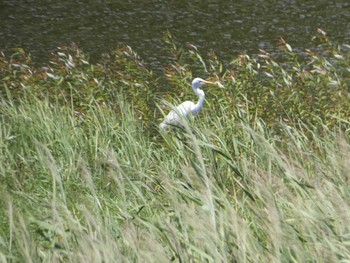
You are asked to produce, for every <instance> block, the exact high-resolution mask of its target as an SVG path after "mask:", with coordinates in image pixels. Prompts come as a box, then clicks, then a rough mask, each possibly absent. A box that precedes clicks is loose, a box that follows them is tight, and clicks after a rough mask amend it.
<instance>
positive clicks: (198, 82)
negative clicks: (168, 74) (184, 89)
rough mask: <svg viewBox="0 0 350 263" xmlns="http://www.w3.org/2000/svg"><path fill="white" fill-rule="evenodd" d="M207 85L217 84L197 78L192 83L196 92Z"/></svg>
mask: <svg viewBox="0 0 350 263" xmlns="http://www.w3.org/2000/svg"><path fill="white" fill-rule="evenodd" d="M205 84H215V83H213V82H210V81H207V80H204V79H201V78H195V79H194V80H193V81H192V88H193V89H194V90H195V89H198V88H200V87H201V86H203V85H205Z"/></svg>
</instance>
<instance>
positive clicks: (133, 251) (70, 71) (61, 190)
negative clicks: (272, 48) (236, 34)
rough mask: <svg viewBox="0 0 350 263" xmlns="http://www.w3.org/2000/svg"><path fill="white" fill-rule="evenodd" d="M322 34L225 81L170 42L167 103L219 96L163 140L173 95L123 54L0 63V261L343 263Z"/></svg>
mask: <svg viewBox="0 0 350 263" xmlns="http://www.w3.org/2000/svg"><path fill="white" fill-rule="evenodd" d="M320 34H321V35H320V36H319V38H320V39H319V40H321V48H320V49H318V50H317V53H316V51H311V50H307V52H306V54H304V56H302V57H300V56H299V55H298V54H296V53H294V52H293V50H292V47H290V46H289V45H288V43H286V42H285V41H284V40H281V48H282V49H284V51H285V54H284V58H285V62H279V61H278V60H279V59H277V58H274V57H272V55H271V54H269V53H268V52H266V51H261V54H258V55H257V56H255V57H253V56H251V57H250V56H248V55H246V54H242V55H239V56H238V57H237V59H235V60H233V61H232V63H231V64H230V65H229V66H228V68H227V69H224V66H223V64H222V63H221V62H220V61H219V60H218V58H217V57H216V56H215V55H214V54H210V55H209V59H205V58H203V57H202V56H201V55H200V54H199V52H198V50H197V49H196V48H195V47H194V46H191V47H190V50H188V51H185V50H182V49H178V48H177V47H176V45H175V43H174V41H173V40H172V39H171V36H168V38H167V40H166V41H168V42H169V44H170V45H171V46H172V48H173V50H172V51H173V53H172V54H174V63H173V65H171V66H170V67H169V68H167V69H166V72H165V73H166V77H167V80H168V81H169V83H170V84H171V85H170V87H173V86H174V85H175V84H176V88H177V89H176V90H175V91H174V93H176V94H177V95H178V94H180V93H181V92H183V91H186V94H187V92H188V90H189V87H188V85H185V84H187V83H188V82H189V80H190V79H192V75H193V73H192V72H195V71H197V72H200V73H201V74H203V76H201V77H205V75H210V78H212V79H215V80H220V81H221V83H222V84H223V86H224V88H222V89H219V88H218V89H217V90H216V91H215V90H214V89H213V90H206V92H207V93H206V95H207V102H206V105H205V108H204V110H203V112H202V113H201V114H200V116H199V118H196V119H194V120H192V119H191V120H189V122H187V121H184V123H183V127H182V128H176V127H174V128H173V129H171V130H170V131H169V132H163V131H159V128H158V123H159V122H160V119H161V117H160V116H161V114H159V112H160V111H162V110H163V109H164V108H163V106H164V105H163V104H161V103H159V101H160V100H159V97H162V98H163V99H165V100H168V101H169V103H165V104H166V105H167V106H169V105H171V103H174V100H173V98H172V96H173V94H171V92H170V90H167V92H166V93H162V92H164V89H162V87H163V84H164V82H163V81H160V80H159V79H156V78H155V76H154V74H153V73H152V71H150V70H148V69H147V68H146V67H145V66H144V65H143V63H142V61H141V60H140V58H139V57H138V56H137V55H136V54H135V53H134V52H133V51H132V50H131V48H129V47H126V48H121V49H117V50H116V51H115V52H114V53H113V54H112V55H106V56H104V59H103V60H102V62H101V63H99V64H96V65H95V64H90V63H89V61H88V58H87V57H86V56H85V55H84V54H83V53H82V52H81V51H80V50H79V49H77V48H76V47H72V48H62V49H60V50H59V51H58V52H57V54H56V55H54V56H53V58H52V59H51V60H50V61H49V64H48V65H47V66H46V67H42V68H38V67H36V66H34V65H32V62H31V60H30V56H28V55H26V54H25V53H24V52H23V50H20V49H19V50H18V52H17V53H16V54H14V55H13V56H11V57H10V58H9V59H7V58H6V57H5V56H3V55H2V54H0V55H1V56H0V78H1V90H0V94H1V102H0V160H1V161H0V191H1V196H0V208H1V209H0V223H1V224H0V262H101V263H102V262H103V263H108V262H172V261H173V262H348V261H349V258H350V255H349V254H350V253H349V251H350V229H349V223H348V222H349V221H350V207H349V206H350V190H349V189H350V188H349V179H350V178H349V176H350V175H349V174H350V173H349V162H350V143H349V116H350V114H349V113H350V111H349V109H350V100H349V96H348V94H349V79H350V78H349V76H350V75H349V72H350V70H349V69H350V66H349V50H350V49H349V46H348V45H342V46H337V45H334V44H333V43H331V42H330V41H329V40H328V39H327V36H326V34H325V33H324V32H323V31H320ZM196 76H197V75H196ZM190 95H191V94H190ZM190 95H185V97H186V98H187V96H190ZM170 96H171V99H170ZM186 98H181V101H182V100H183V99H186ZM191 99H192V97H191ZM176 100H177V101H179V100H180V99H175V101H176ZM157 104H158V106H159V109H160V110H159V111H158V110H157V107H156V106H157ZM174 104H175V103H174ZM164 110H165V109H164Z"/></svg>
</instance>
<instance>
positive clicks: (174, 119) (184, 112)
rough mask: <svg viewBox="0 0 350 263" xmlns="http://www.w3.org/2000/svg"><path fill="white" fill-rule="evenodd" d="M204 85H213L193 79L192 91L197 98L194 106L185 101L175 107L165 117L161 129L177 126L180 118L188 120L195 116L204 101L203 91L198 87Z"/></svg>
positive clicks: (190, 102) (202, 80)
mask: <svg viewBox="0 0 350 263" xmlns="http://www.w3.org/2000/svg"><path fill="white" fill-rule="evenodd" d="M204 84H214V83H212V82H209V81H206V80H204V79H201V78H195V79H194V80H193V81H192V89H193V91H194V93H195V94H196V95H197V96H198V97H199V99H198V102H197V103H196V104H195V103H193V102H192V101H185V102H183V103H181V104H180V105H179V106H177V107H176V108H175V109H174V110H172V111H171V112H169V114H168V115H167V116H166V117H165V120H164V121H163V122H162V123H161V124H160V127H161V128H162V129H165V128H166V127H167V126H168V125H179V124H180V121H181V118H189V116H190V115H192V116H197V115H198V114H199V113H200V112H201V110H202V108H203V106H204V101H205V94H204V91H203V90H201V89H200V87H201V86H202V85H204Z"/></svg>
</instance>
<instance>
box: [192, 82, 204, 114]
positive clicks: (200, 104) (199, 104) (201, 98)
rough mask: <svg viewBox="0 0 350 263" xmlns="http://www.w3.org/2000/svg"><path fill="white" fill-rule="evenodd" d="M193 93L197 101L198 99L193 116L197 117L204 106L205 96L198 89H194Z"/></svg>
mask: <svg viewBox="0 0 350 263" xmlns="http://www.w3.org/2000/svg"><path fill="white" fill-rule="evenodd" d="M194 93H195V94H196V95H197V96H198V97H199V99H198V101H197V103H196V105H195V106H194V109H193V115H198V114H199V113H200V112H201V110H202V108H203V106H204V102H205V94H204V91H203V90H201V89H199V88H198V89H194Z"/></svg>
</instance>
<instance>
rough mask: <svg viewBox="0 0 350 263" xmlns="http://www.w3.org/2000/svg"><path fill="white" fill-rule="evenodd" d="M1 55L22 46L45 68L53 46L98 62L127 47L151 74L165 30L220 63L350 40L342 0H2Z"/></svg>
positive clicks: (162, 61) (348, 5)
mask: <svg viewBox="0 0 350 263" xmlns="http://www.w3.org/2000/svg"><path fill="white" fill-rule="evenodd" d="M0 22H1V23H0V24H1V26H0V49H1V50H4V51H8V50H9V49H10V48H12V47H23V48H24V49H25V50H26V51H27V52H30V53H31V54H32V57H33V60H34V61H36V62H39V63H40V62H45V61H46V60H47V57H48V54H49V53H50V52H52V51H53V50H55V48H56V47H57V46H60V45H66V44H70V43H72V42H75V43H77V44H78V46H79V47H80V48H82V49H83V50H84V51H85V53H88V54H89V55H90V56H91V57H92V58H93V59H97V58H98V57H99V56H100V55H101V53H103V52H109V51H111V50H113V49H114V48H116V47H118V46H121V45H124V44H127V45H129V46H131V47H132V48H133V49H134V50H135V51H136V52H137V53H138V54H139V55H140V56H141V58H142V59H143V60H145V62H146V63H147V64H148V65H149V66H150V67H152V68H155V69H161V68H163V67H165V66H167V65H168V62H169V57H168V56H169V54H168V53H167V52H166V51H165V50H164V48H165V44H164V42H163V40H162V37H163V36H164V35H165V32H166V31H167V30H169V32H170V33H171V34H172V35H173V37H174V39H175V40H176V41H177V42H178V43H179V44H180V45H185V44H186V43H191V44H194V45H196V46H197V47H198V48H199V50H200V51H202V53H204V54H205V52H207V51H209V50H214V51H215V52H216V53H217V54H218V55H219V57H220V58H221V59H222V60H224V61H226V62H227V61H229V60H230V59H232V58H234V57H235V55H236V54H237V53H239V52H248V54H254V53H258V49H259V48H261V49H265V50H267V51H269V52H273V51H274V50H276V45H277V40H278V39H279V37H283V38H285V39H286V40H287V42H288V43H290V45H291V46H292V47H293V48H294V49H296V50H304V49H305V48H310V47H313V45H312V44H310V42H311V37H312V36H313V35H315V34H316V30H317V28H321V29H323V30H324V31H326V32H327V33H328V34H329V36H330V37H331V39H333V40H335V41H337V42H340V43H349V40H350V2H349V1H348V0H339V1H335V0H334V1H332V0H304V1H301V0H283V1H277V0H234V1H233V0H211V1H210V0H209V1H198V0H191V1H187V0H170V1H160V0H145V1H131V0H129V1H128V0H123V1H120V0H115V1H112V0H110V1H108V0H95V1H82V0H81V1H79V0H69V1H68V0H54V1H53V0H26V1H25V0H1V1H0Z"/></svg>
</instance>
